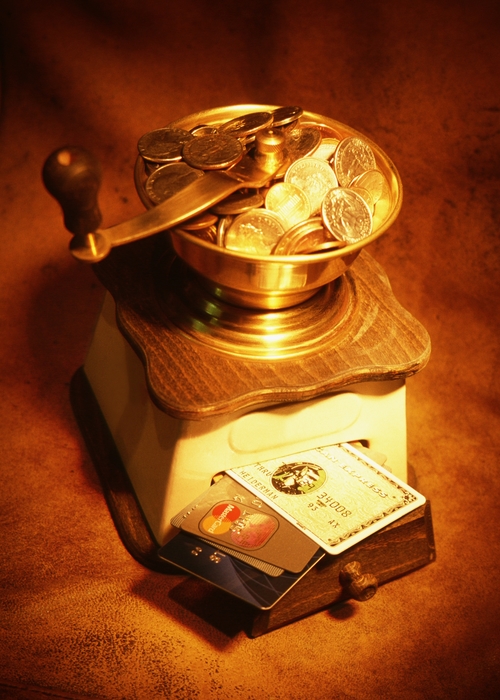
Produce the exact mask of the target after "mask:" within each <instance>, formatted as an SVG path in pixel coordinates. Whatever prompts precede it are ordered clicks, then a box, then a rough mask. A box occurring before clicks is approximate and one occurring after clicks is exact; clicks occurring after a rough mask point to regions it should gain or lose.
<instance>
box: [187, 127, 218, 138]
mask: <svg viewBox="0 0 500 700" xmlns="http://www.w3.org/2000/svg"><path fill="white" fill-rule="evenodd" d="M189 133H191V134H193V136H213V135H214V134H218V133H219V130H218V129H217V127H216V126H211V125H210V124H199V125H198V126H194V127H193V128H192V129H190V130H189Z"/></svg>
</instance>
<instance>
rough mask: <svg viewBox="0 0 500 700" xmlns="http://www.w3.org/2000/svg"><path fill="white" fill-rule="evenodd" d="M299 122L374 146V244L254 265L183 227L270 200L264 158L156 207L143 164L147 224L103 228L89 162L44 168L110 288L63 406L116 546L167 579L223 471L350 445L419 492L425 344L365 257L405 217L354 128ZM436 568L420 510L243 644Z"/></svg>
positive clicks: (263, 614)
mask: <svg viewBox="0 0 500 700" xmlns="http://www.w3.org/2000/svg"><path fill="white" fill-rule="evenodd" d="M276 109H278V108H277V107H274V106H269V105H265V106H263V105H237V106H230V107H223V108H218V109H211V110H207V111H204V112H198V113H196V114H192V115H189V116H188V117H185V118H183V119H180V120H177V121H176V122H173V123H172V124H170V125H169V127H170V128H173V129H183V130H186V131H194V130H196V129H198V128H199V127H200V125H203V126H204V127H205V126H206V127H208V128H210V129H214V130H215V129H217V127H218V126H220V125H221V124H225V123H227V122H228V121H230V120H234V119H237V118H240V117H242V115H247V114H253V113H255V114H257V113H261V112H272V111H273V110H276ZM298 123H299V124H300V125H302V126H303V127H308V126H312V127H314V128H316V129H318V130H319V131H320V133H322V134H323V135H324V134H328V135H332V134H335V135H336V136H337V138H338V139H339V140H342V139H345V138H349V137H352V136H354V137H360V138H362V139H364V141H365V142H367V143H368V144H369V145H370V147H371V149H372V151H373V153H374V156H375V160H376V167H377V169H378V170H379V171H380V172H382V173H383V175H384V177H385V181H386V183H387V189H386V192H385V193H384V197H383V199H382V200H381V201H380V203H379V204H378V205H377V206H376V208H375V213H374V216H373V229H372V233H371V234H370V235H369V236H368V237H366V238H364V239H362V240H360V241H358V242H354V243H349V244H348V245H346V246H344V247H341V248H335V249H333V250H330V251H326V252H317V253H314V252H313V253H309V252H308V253H301V254H296V255H288V256H280V255H277V256H276V255H275V256H273V255H266V256H261V255H252V254H248V253H244V252H239V251H233V250H228V249H227V248H224V247H222V246H220V245H217V242H212V241H211V240H207V239H206V238H203V237H199V236H197V235H194V234H193V230H192V229H191V230H189V229H186V228H185V227H184V223H185V222H186V221H193V220H194V219H196V217H197V216H203V213H204V212H206V211H207V210H208V209H210V207H212V206H213V205H214V202H220V201H221V200H224V198H226V197H228V196H230V195H231V193H233V192H236V191H241V189H242V188H245V189H249V188H250V189H254V190H257V189H258V188H265V187H266V186H268V183H269V180H270V175H269V170H270V168H269V167H268V168H267V169H266V167H265V163H264V167H262V166H263V160H262V159H265V158H266V155H267V154H266V153H265V148H264V149H263V150H264V153H261V154H259V153H258V152H257V153H256V152H255V151H253V152H252V151H250V152H249V153H248V154H247V155H246V156H245V157H244V158H243V159H242V160H241V161H240V162H239V164H238V165H237V166H235V167H234V168H229V169H228V170H227V171H225V172H223V173H221V172H218V173H214V172H210V173H208V175H206V176H205V178H200V179H199V180H198V181H197V182H195V183H194V185H191V186H188V187H186V188H185V189H184V190H183V191H182V192H180V193H179V194H177V195H175V196H174V197H172V198H170V199H167V200H165V201H164V202H162V203H160V204H158V205H154V204H153V203H152V202H151V200H150V199H148V196H147V193H146V190H145V182H146V178H147V176H148V173H147V170H146V168H147V164H146V165H145V163H144V160H143V159H142V158H141V157H138V159H137V164H136V169H135V182H136V186H137V190H138V193H139V196H140V197H141V199H142V201H143V202H144V204H145V205H146V206H147V207H148V209H147V211H146V212H145V213H144V214H141V215H139V216H138V217H135V219H132V220H130V221H128V222H125V223H123V224H119V225H117V226H114V227H111V228H108V229H105V230H102V229H99V224H100V214H99V211H98V207H97V200H96V195H97V189H98V186H99V177H100V176H99V165H98V164H97V163H96V162H95V161H94V160H93V159H92V157H91V156H89V154H88V153H86V152H84V151H80V150H78V149H72V148H70V147H68V148H63V149H59V150H58V151H57V152H56V153H55V154H53V155H52V156H50V157H49V159H48V160H47V163H46V165H45V168H44V181H45V184H46V186H47V188H48V189H49V191H50V192H51V193H52V194H53V195H54V196H56V198H57V199H58V200H59V201H60V203H61V206H62V208H63V212H64V216H65V223H66V227H67V228H68V229H69V230H70V231H71V232H72V233H73V234H74V237H73V239H72V241H71V244H70V248H71V250H72V252H73V254H74V255H75V257H77V258H80V259H84V260H87V261H89V262H93V263H95V265H94V268H95V271H96V274H97V276H98V278H99V279H100V281H101V282H102V283H103V285H104V286H105V288H106V290H107V291H106V296H105V299H104V303H103V307H102V310H101V312H100V315H99V318H98V321H97V325H96V328H95V331H94V335H93V338H92V342H91V345H90V349H89V352H88V355H87V357H86V360H85V363H84V365H83V367H82V368H80V369H79V370H78V371H77V372H76V374H75V376H74V377H73V381H72V389H71V398H72V405H73V408H74V411H75V414H76V416H77V418H78V422H79V425H80V428H81V430H82V433H83V435H84V437H85V440H86V443H87V446H88V448H89V450H90V453H91V456H92V458H93V461H94V464H95V465H96V468H97V470H98V472H99V475H100V477H101V480H102V483H103V487H104V491H105V494H106V497H107V501H108V504H109V506H110V509H111V513H112V515H113V517H114V520H115V523H116V525H117V528H118V530H119V532H120V534H121V536H122V539H123V541H124V543H125V545H126V546H127V547H128V549H129V551H131V553H132V554H133V555H134V556H135V557H136V558H137V559H138V560H140V561H141V562H142V563H144V564H145V565H146V566H149V567H150V568H153V569H157V570H160V571H161V570H165V571H166V570H167V568H166V567H165V566H164V565H163V564H162V562H161V560H160V559H159V558H158V556H157V551H158V548H159V547H160V546H161V545H163V544H164V543H165V542H167V541H168V540H169V538H171V537H172V535H173V534H174V533H175V528H173V527H172V526H171V524H170V519H171V518H172V517H173V516H174V515H175V514H176V513H177V512H178V511H179V510H180V509H182V508H183V507H184V506H186V504H187V503H189V502H190V501H192V500H193V498H195V497H196V496H197V495H198V494H200V493H202V492H203V491H205V490H206V489H207V488H208V487H209V486H210V484H211V483H212V482H213V480H214V479H216V478H217V477H218V476H219V475H220V474H222V473H224V471H225V470H226V469H230V468H234V467H238V466H243V465H246V464H250V463H254V462H259V461H265V460H267V459H271V458H275V457H280V456H285V455H290V454H293V453H296V452H300V451H303V450H307V449H311V448H315V447H320V446H324V445H330V444H336V443H344V442H351V443H356V444H357V445H358V446H360V448H362V449H363V448H364V449H368V450H369V451H370V454H372V455H375V456H376V458H377V459H379V460H380V462H381V463H384V464H385V466H386V468H388V469H389V470H390V471H392V472H393V473H394V474H395V475H396V476H397V477H399V478H400V479H402V480H403V481H405V482H407V481H411V480H412V479H413V475H412V473H411V469H410V468H409V467H408V464H407V456H406V410H405V402H406V379H407V377H410V376H411V375H413V374H414V373H416V372H418V371H420V370H421V369H422V368H423V367H424V366H425V364H426V363H427V360H428V357H429V353H430V342H429V338H428V335H427V333H426V331H425V329H424V328H423V327H422V326H421V324H420V323H419V322H418V321H417V320H416V319H414V318H413V317H412V316H411V315H410V314H409V313H408V312H407V311H406V310H405V309H403V308H402V307H401V305H400V304H399V303H398V302H397V300H396V299H395V297H394V295H393V293H392V290H391V288H390V284H389V281H388V279H387V276H386V275H385V273H384V271H383V270H382V268H381V267H380V266H379V265H378V264H377V263H376V262H375V260H374V259H373V258H372V257H371V256H370V255H369V254H368V253H367V252H366V251H365V248H366V247H367V246H368V245H369V243H370V242H372V241H373V240H375V239H376V238H378V237H379V236H380V235H382V234H383V233H384V232H385V231H387V229H388V228H389V227H390V226H391V224H392V223H393V222H394V220H395V219H396V217H397V215H398V213H399V210H400V207H401V203H402V186H401V181H400V177H399V174H398V172H397V170H396V168H395V166H394V165H393V163H392V162H391V160H390V159H389V158H388V157H387V155H386V154H385V153H384V152H383V151H382V150H381V149H380V148H379V147H378V146H377V145H376V144H374V143H372V142H371V141H370V140H368V139H366V137H364V136H361V135H359V134H357V132H355V131H354V130H353V129H351V128H349V127H347V126H345V125H343V124H340V123H339V122H336V121H335V120H333V119H330V118H327V117H323V116H321V115H317V114H314V113H310V112H303V113H302V115H301V117H300V122H298ZM271 150H272V149H271ZM259 155H260V157H261V160H260V161H259ZM270 160H271V162H272V160H273V154H272V152H271V156H270ZM268 161H269V157H268ZM255 164H257V165H255ZM276 167H277V166H276V163H274V164H272V165H271V169H272V168H274V169H276ZM201 183H203V184H201ZM153 234H154V235H153ZM124 244H127V245H124ZM111 248H112V250H111ZM433 559H434V541H433V534H432V520H431V515H430V506H429V504H428V503H426V505H425V506H422V507H421V508H419V509H417V510H416V511H414V512H413V513H411V514H409V515H407V516H405V517H404V518H402V519H400V520H398V521H397V522H395V523H393V524H392V525H389V526H387V527H386V528H384V529H382V530H381V531H379V532H378V533H376V534H375V535H372V536H371V537H369V538H367V539H366V540H364V541H362V542H361V543H359V544H358V545H356V546H355V547H353V548H351V549H349V550H347V551H346V552H345V553H343V554H342V555H339V556H337V557H328V558H327V561H323V562H322V564H321V566H318V567H315V568H313V569H312V570H311V572H309V573H308V574H307V576H305V577H304V579H302V580H301V581H300V582H299V583H298V584H297V585H296V586H295V587H294V588H293V589H292V590H291V591H290V592H289V593H287V595H285V596H284V598H283V599H282V600H280V602H279V603H278V604H277V605H275V606H274V607H273V608H272V609H271V610H266V611H257V612H255V613H254V614H253V615H252V616H251V618H252V622H251V626H250V633H251V634H252V635H253V636H257V635H259V634H262V633H263V632H267V631H269V630H271V629H274V628H276V627H279V626H281V625H283V624H286V623H288V622H290V621H293V620H294V619H297V618H299V617H302V616H304V615H307V614H310V613H312V612H315V611H317V610H320V609H324V608H325V607H329V606H331V605H333V604H334V603H338V602H340V601H342V600H346V599H348V598H356V599H358V600H365V599H367V598H369V597H371V595H373V593H374V592H375V590H376V588H377V585H379V584H381V583H384V582H386V581H389V580H390V579H392V578H395V577H397V576H400V575H402V574H405V573H408V572H409V571H412V570H413V569H415V568H417V567H420V566H423V565H425V564H427V563H429V562H430V561H432V560H433Z"/></svg>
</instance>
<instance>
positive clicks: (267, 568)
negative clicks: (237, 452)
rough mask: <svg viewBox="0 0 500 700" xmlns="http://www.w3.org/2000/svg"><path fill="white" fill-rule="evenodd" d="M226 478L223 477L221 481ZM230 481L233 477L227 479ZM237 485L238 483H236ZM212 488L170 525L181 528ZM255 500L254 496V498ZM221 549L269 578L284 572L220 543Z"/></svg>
mask: <svg viewBox="0 0 500 700" xmlns="http://www.w3.org/2000/svg"><path fill="white" fill-rule="evenodd" d="M222 478H224V477H221V479H222ZM227 478H228V479H230V478H231V477H229V476H228V477H227ZM234 483H236V482H234ZM210 488H212V487H210ZM210 488H209V489H207V490H206V491H205V492H203V493H202V494H200V495H199V496H198V497H197V498H195V500H194V501H192V502H191V503H190V504H189V505H188V506H186V507H185V508H184V509H183V510H181V512H180V513H178V514H177V515H175V516H174V517H173V518H172V519H171V520H170V524H171V525H173V526H174V527H176V528H180V527H181V525H182V523H183V521H184V519H185V518H186V517H187V516H188V515H189V513H190V512H191V511H192V510H193V509H194V508H196V507H197V506H198V503H199V502H200V501H201V500H202V499H204V498H205V497H206V496H207V494H208V493H209V491H210ZM239 488H243V487H242V486H239ZM252 498H253V496H252ZM203 541H205V542H208V540H203ZM218 546H219V549H220V550H221V552H225V553H226V554H231V556H233V557H236V558H237V559H240V560H241V561H244V562H245V563H246V564H249V565H250V566H254V567H255V568H256V569H259V571H263V572H264V573H265V574H268V575H269V576H281V574H282V573H283V572H284V569H282V568H280V567H279V566H274V564H269V563H268V562H265V561H261V560H260V559H256V558H255V557H252V556H251V555H249V554H243V553H242V552H237V551H235V550H233V549H229V547H224V546H223V545H221V544H220V543H219V545H218Z"/></svg>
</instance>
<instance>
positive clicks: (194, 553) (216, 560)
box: [158, 532, 325, 610]
mask: <svg viewBox="0 0 500 700" xmlns="http://www.w3.org/2000/svg"><path fill="white" fill-rule="evenodd" d="M158 554H159V556H160V557H161V558H162V559H164V560H165V561H168V562H169V563H171V564H175V566H178V567H180V568H181V569H183V570H184V571H187V572H188V573H190V574H194V575H195V576H197V577H198V578H201V579H203V580H204V581H208V582H209V583H212V584H213V585H214V586H217V588H221V589H222V590H223V591H227V592H228V593H230V594H231V595H233V596H235V597H236V598H240V599H241V600H244V601H245V602H246V603H250V605H253V606H254V607H256V608H259V609H260V610H269V608H272V607H273V605H275V604H276V603H277V602H278V600H280V598H282V597H283V596H284V595H285V593H287V592H288V591H289V590H290V589H291V588H293V586H295V584H296V583H297V582H298V581H300V579H301V578H302V577H303V576H305V575H306V574H307V572H308V571H310V569H312V567H313V566H315V564H316V563H317V562H318V561H319V560H320V559H322V558H323V557H324V556H325V552H324V551H323V550H321V549H318V551H317V552H316V553H315V554H314V555H313V557H312V558H311V559H310V561H309V562H308V563H307V565H306V566H305V567H304V569H303V570H302V571H300V572H299V573H292V572H290V571H285V572H284V573H283V574H281V576H269V575H267V574H265V573H264V572H262V571H259V570H258V569H256V568H255V567H253V566H250V565H248V564H245V562H243V561H240V560H238V559H235V558H234V557H231V556H230V555H229V554H225V553H224V552H221V551H220V550H219V549H217V548H216V547H214V546H212V545H210V544H208V543H206V542H204V541H202V540H200V539H199V538H198V537H195V536H193V535H189V534H187V533H185V532H181V533H179V534H178V535H176V536H175V537H174V538H173V539H171V540H170V542H167V544H165V545H164V546H163V547H161V549H160V550H159V552H158Z"/></svg>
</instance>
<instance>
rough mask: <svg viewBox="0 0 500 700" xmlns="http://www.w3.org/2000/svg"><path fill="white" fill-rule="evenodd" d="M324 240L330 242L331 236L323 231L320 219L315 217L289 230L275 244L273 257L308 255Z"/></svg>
mask: <svg viewBox="0 0 500 700" xmlns="http://www.w3.org/2000/svg"><path fill="white" fill-rule="evenodd" d="M326 239H330V240H331V236H330V234H329V232H328V231H326V230H325V227H324V224H323V220H322V219H321V217H319V216H316V217H314V218H312V219H308V221H302V222H301V223H300V224H297V225H296V226H293V228H291V229H289V230H288V231H287V232H286V233H285V235H284V236H282V237H281V239H280V240H279V241H278V243H277V244H276V247H275V248H274V250H273V255H300V254H302V253H308V252H309V251H310V250H311V249H312V248H313V247H314V246H318V245H319V244H320V243H324V241H325V240H326Z"/></svg>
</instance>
